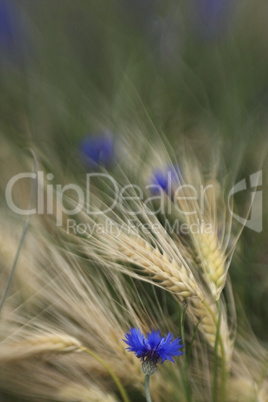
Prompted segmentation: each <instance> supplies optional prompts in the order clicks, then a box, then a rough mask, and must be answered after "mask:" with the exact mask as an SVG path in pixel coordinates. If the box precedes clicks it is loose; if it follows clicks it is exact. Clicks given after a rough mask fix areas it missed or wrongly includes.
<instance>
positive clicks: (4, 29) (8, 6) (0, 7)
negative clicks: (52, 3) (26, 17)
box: [0, 0, 25, 60]
mask: <svg viewBox="0 0 268 402" xmlns="http://www.w3.org/2000/svg"><path fill="white" fill-rule="evenodd" d="M22 25H23V24H22V21H21V19H20V15H19V10H18V9H17V8H16V7H15V4H12V1H11V0H0V56H1V58H2V57H3V56H5V57H7V58H8V59H11V60H12V59H14V58H15V59H20V58H21V55H22V52H24V50H25V45H24V44H23V38H24V39H25V32H24V27H23V26H22Z"/></svg>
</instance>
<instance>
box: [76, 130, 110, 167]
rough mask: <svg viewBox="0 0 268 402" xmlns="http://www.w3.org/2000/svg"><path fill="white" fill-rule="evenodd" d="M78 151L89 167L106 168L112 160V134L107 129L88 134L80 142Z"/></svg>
mask: <svg viewBox="0 0 268 402" xmlns="http://www.w3.org/2000/svg"><path fill="white" fill-rule="evenodd" d="M79 151H80V154H81V157H82V159H83V162H84V163H85V165H87V166H88V167H89V168H91V169H97V168H99V167H105V168H108V167H109V166H111V164H112V163H113V161H114V153H115V150H114V139H113V136H112V135H111V133H110V132H108V131H104V132H100V133H97V134H94V135H91V136H88V137H86V138H84V139H83V140H82V141H81V142H80V146H79Z"/></svg>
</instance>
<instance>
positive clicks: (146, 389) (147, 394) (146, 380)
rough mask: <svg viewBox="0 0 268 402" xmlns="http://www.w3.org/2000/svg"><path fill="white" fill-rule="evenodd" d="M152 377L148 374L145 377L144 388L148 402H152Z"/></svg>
mask: <svg viewBox="0 0 268 402" xmlns="http://www.w3.org/2000/svg"><path fill="white" fill-rule="evenodd" d="M150 377H151V376H150V375H149V374H146V376H145V382H144V386H145V396H146V401H147V402H152V400H151V395H150V388H149V382H150Z"/></svg>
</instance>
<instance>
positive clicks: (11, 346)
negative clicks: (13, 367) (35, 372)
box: [0, 334, 82, 362]
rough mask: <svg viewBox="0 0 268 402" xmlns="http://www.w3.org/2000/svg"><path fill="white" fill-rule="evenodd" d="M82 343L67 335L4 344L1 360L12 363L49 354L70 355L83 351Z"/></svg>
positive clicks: (49, 335)
mask: <svg viewBox="0 0 268 402" xmlns="http://www.w3.org/2000/svg"><path fill="white" fill-rule="evenodd" d="M81 346H82V345H81V343H80V342H79V341H78V340H77V339H75V338H73V337H72V336H69V335H65V334H42V335H37V336H33V337H29V338H28V339H23V340H21V341H14V342H10V343H7V342H3V343H2V346H1V348H0V360H1V361H4V362H11V361H16V360H20V359H27V358H32V357H34V356H40V355H44V354H49V353H70V352H78V351H80V350H81Z"/></svg>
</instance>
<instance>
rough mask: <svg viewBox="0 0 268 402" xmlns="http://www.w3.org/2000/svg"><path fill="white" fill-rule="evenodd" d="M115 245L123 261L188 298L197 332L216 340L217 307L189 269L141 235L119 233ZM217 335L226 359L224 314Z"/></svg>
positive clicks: (228, 352) (212, 342) (227, 343)
mask: <svg viewBox="0 0 268 402" xmlns="http://www.w3.org/2000/svg"><path fill="white" fill-rule="evenodd" d="M118 249H119V251H120V253H121V254H122V255H123V256H125V257H126V262H131V263H135V264H137V265H138V266H139V267H140V268H142V269H143V270H144V272H145V273H148V274H150V275H151V278H152V280H153V281H154V282H157V283H159V284H160V286H161V287H163V288H165V289H167V290H169V291H170V292H172V293H173V294H175V295H176V296H177V297H178V298H179V299H180V300H181V299H182V298H187V299H189V302H190V305H191V310H192V313H193V316H194V320H195V323H197V322H198V321H200V325H199V327H200V329H201V332H202V333H203V335H204V337H205V338H206V340H207V341H208V343H209V344H210V346H211V347H212V348H213V347H214V345H215V340H216V332H217V317H218V311H217V308H216V305H215V302H214V301H213V300H211V299H210V298H209V297H208V296H207V295H206V294H205V292H203V291H202V289H201V287H200V286H198V284H197V282H196V280H195V278H194V276H193V274H192V272H191V271H190V269H189V268H186V267H185V266H184V265H183V264H180V263H178V262H177V261H175V260H174V259H172V260H171V259H170V258H169V257H168V255H167V254H166V253H165V252H162V253H161V252H160V250H159V249H158V248H154V247H152V246H151V245H150V244H148V243H147V242H146V241H145V240H143V239H141V238H137V237H136V238H134V237H131V238H127V237H125V236H120V241H119V242H118ZM220 336H221V340H222V347H221V348H219V349H218V354H219V356H220V357H223V355H226V359H227V363H228V362H229V360H230V357H231V350H232V345H231V343H230V339H229V330H228V325H227V322H226V317H225V316H223V319H222V321H221V327H220ZM228 365H229V364H228Z"/></svg>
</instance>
